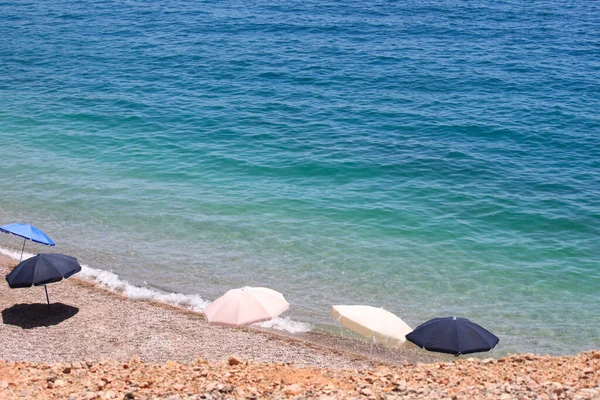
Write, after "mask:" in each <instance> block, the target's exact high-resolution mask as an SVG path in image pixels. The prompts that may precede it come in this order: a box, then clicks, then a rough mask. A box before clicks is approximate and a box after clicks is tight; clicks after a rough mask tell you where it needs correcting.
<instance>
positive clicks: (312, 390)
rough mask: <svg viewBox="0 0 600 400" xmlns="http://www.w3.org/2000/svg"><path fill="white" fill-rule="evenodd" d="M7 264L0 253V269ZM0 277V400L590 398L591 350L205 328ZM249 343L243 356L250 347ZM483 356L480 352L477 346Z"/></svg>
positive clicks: (143, 307) (71, 285)
mask: <svg viewBox="0 0 600 400" xmlns="http://www.w3.org/2000/svg"><path fill="white" fill-rule="evenodd" d="M15 264H16V262H15V261H14V260H12V259H10V258H8V257H5V256H2V255H0V273H2V274H5V273H6V272H7V270H8V268H7V265H15ZM48 290H49V292H50V299H51V302H52V304H51V307H50V309H51V310H52V313H51V314H48V306H47V305H46V304H44V303H43V301H44V300H45V299H44V294H43V290H42V288H41V287H34V288H29V289H14V290H13V289H9V288H8V285H7V284H6V282H5V281H4V280H2V282H1V283H0V309H1V310H2V320H3V325H2V327H1V329H0V341H1V342H2V343H3V346H0V398H2V399H4V398H6V399H16V398H43V399H64V398H69V399H75V400H77V399H123V398H127V399H151V398H172V399H225V398H228V399H232V398H246V399H260V398H316V399H321V400H332V399H346V398H364V399H386V400H387V399H389V400H391V399H400V398H422V399H425V398H427V399H435V398H437V399H459V398H461V399H462V398H467V399H471V398H473V399H480V398H498V399H504V400H508V399H524V398H542V399H548V400H549V399H559V398H573V399H598V398H600V352H598V351H590V352H586V353H581V354H578V355H576V356H540V355H534V354H516V355H510V356H507V357H504V358H500V359H494V358H489V357H488V358H485V359H479V358H474V357H469V358H462V357H461V358H459V359H457V358H454V357H451V356H446V355H438V354H436V353H428V352H425V351H422V350H404V351H394V350H389V349H385V348H381V347H376V348H375V349H374V351H373V354H370V344H369V343H367V342H364V341H361V340H355V339H351V338H343V337H338V336H334V335H327V334H324V333H316V332H308V333H301V334H292V333H283V332H281V331H275V330H273V329H265V328H258V329H255V328H254V327H253V328H252V329H251V332H249V331H248V330H246V329H240V328H229V327H216V326H213V325H210V324H208V323H207V322H206V321H205V319H204V317H203V315H201V314H199V313H198V312H195V311H192V310H187V309H183V308H181V307H177V306H174V305H171V304H166V303H162V302H160V301H153V300H131V299H129V298H127V297H125V296H123V295H121V294H119V293H115V292H112V291H110V290H107V289H105V288H102V287H101V286H99V285H97V284H95V283H93V282H89V281H86V280H82V279H78V278H76V277H71V278H69V279H66V280H63V281H61V282H59V283H55V284H51V285H49V286H48ZM250 344H252V345H253V346H254V357H252V348H251V347H250ZM482 354H483V355H484V356H485V353H482Z"/></svg>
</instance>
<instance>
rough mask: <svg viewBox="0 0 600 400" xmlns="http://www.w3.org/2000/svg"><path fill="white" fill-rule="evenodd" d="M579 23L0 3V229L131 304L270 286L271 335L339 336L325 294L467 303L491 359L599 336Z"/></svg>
mask: <svg viewBox="0 0 600 400" xmlns="http://www.w3.org/2000/svg"><path fill="white" fill-rule="evenodd" d="M599 22H600V2H596V1H572V0H552V1H550V0H539V1H522V0H519V1H517V0H498V1H485V0H483V1H470V0H463V1H458V0H436V1H431V0H419V1H415V0H404V1H394V0H373V1H358V0H346V1H343V2H342V1H334V0H303V1H294V0H291V1H290V0H288V1H281V0H244V1H241V0H226V1H221V2H214V1H204V0H196V1H183V0H161V1H158V0H144V1H139V0H123V1H113V0H86V1H75V0H46V1H30V0H17V1H10V2H9V1H1V2H0V224H8V223H12V222H22V223H29V224H33V225H35V226H36V227H38V228H40V229H42V230H43V231H44V232H46V233H47V234H48V235H49V236H50V237H51V238H52V239H53V240H54V241H55V242H56V243H57V245H56V247H52V248H50V247H46V246H43V245H40V244H35V243H31V242H27V243H26V244H25V253H26V256H30V255H33V254H36V253H40V252H61V253H65V254H70V255H73V256H75V257H77V258H78V260H79V261H80V262H81V264H83V265H84V271H83V272H82V273H81V275H82V276H84V277H87V278H89V279H92V280H95V281H96V282H98V284H100V285H103V286H105V287H107V288H109V289H111V290H115V291H119V292H121V293H124V294H125V295H127V296H129V297H131V298H132V299H158V300H161V301H166V302H171V303H174V304H179V305H180V306H182V307H188V308H191V309H193V310H196V311H201V310H202V308H203V307H204V306H205V305H206V304H208V302H210V301H212V300H214V299H215V298H217V297H219V296H220V295H222V294H223V293H225V292H226V291H227V290H229V289H232V288H237V287H242V286H265V287H269V288H272V289H275V290H277V291H280V292H281V293H283V294H284V296H285V297H286V299H287V300H288V301H289V303H290V304H291V307H290V309H289V311H287V312H286V313H285V314H283V315H282V316H281V317H280V318H278V319H276V320H274V321H273V322H271V323H270V324H268V326H271V327H273V328H275V329H283V330H287V331H290V332H304V331H322V330H324V331H332V332H339V333H340V334H344V331H343V330H341V329H340V328H339V324H338V323H337V322H336V321H335V320H334V319H333V318H332V317H331V306H332V305H334V304H364V305H371V306H375V307H383V308H385V309H386V310H389V311H391V312H393V313H394V314H396V315H398V316H399V317H400V318H402V319H403V320H404V321H406V322H407V323H408V324H409V325H410V326H412V327H413V328H414V327H416V326H418V325H419V324H420V323H422V322H425V321H427V320H428V319H430V318H434V317H443V316H460V317H465V318H468V319H470V320H471V321H473V322H475V323H477V324H479V325H481V326H484V327H485V328H487V329H488V330H490V331H491V332H493V333H494V334H496V335H497V336H498V337H499V338H500V343H499V345H498V347H497V349H496V350H495V352H496V353H497V354H506V353H515V352H535V353H541V354H576V353H577V352H581V351H585V350H590V349H600V23H599ZM22 246H23V241H22V240H21V239H20V238H18V237H15V236H12V235H0V251H1V252H2V253H4V254H8V255H11V256H14V257H16V258H19V257H20V252H21V248H22ZM31 290H35V289H31ZM43 301H44V295H43V293H42V292H40V302H43ZM99 323H101V322H99Z"/></svg>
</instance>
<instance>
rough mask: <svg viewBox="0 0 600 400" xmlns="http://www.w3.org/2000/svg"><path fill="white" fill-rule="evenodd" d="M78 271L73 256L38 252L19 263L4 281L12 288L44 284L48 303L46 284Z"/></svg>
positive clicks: (77, 265)
mask: <svg viewBox="0 0 600 400" xmlns="http://www.w3.org/2000/svg"><path fill="white" fill-rule="evenodd" d="M79 271H81V265H79V263H78V262H77V259H76V258H75V257H70V256H66V255H64V254H38V255H37V256H34V257H31V258H28V259H27V260H25V261H23V262H21V263H19V265H17V266H16V267H15V268H14V269H13V270H12V271H11V272H10V273H9V274H8V275H6V281H7V282H8V286H10V287H11V288H13V289H15V288H26V287H31V286H41V285H44V289H45V290H46V301H47V302H48V304H50V299H49V298H48V290H47V289H46V284H48V283H52V282H58V281H60V280H62V279H66V278H68V277H70V276H71V275H73V274H76V273H77V272H79Z"/></svg>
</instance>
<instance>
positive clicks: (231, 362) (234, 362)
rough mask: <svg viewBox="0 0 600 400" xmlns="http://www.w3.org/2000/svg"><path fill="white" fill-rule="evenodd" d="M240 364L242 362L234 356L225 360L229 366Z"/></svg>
mask: <svg viewBox="0 0 600 400" xmlns="http://www.w3.org/2000/svg"><path fill="white" fill-rule="evenodd" d="M241 362H242V361H241V360H240V359H239V358H237V357H235V356H230V357H229V358H228V359H227V363H228V364H229V365H238V364H240V363H241Z"/></svg>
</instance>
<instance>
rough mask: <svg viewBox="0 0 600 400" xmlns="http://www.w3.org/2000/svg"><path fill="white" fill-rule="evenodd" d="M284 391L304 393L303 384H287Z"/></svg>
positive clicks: (289, 393) (286, 392)
mask: <svg viewBox="0 0 600 400" xmlns="http://www.w3.org/2000/svg"><path fill="white" fill-rule="evenodd" d="M283 393H285V394H287V395H297V394H300V393H302V386H300V385H298V384H297V383H294V384H292V385H289V386H286V387H285V388H284V389H283Z"/></svg>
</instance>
